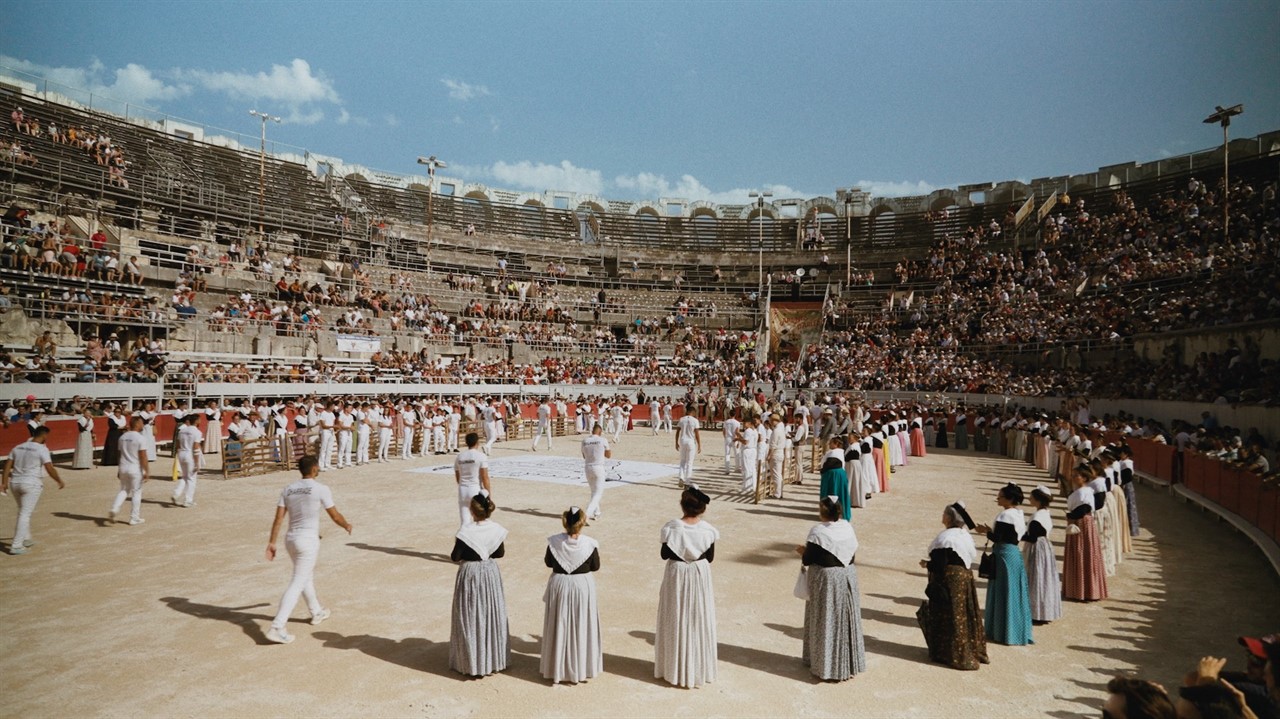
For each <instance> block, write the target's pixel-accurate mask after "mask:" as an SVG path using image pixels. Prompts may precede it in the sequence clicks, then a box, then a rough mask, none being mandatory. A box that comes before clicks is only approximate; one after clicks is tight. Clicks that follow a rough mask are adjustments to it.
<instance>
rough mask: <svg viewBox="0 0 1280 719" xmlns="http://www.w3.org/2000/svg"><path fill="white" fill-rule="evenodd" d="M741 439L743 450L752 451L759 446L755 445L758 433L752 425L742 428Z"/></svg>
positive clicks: (757, 440)
mask: <svg viewBox="0 0 1280 719" xmlns="http://www.w3.org/2000/svg"><path fill="white" fill-rule="evenodd" d="M742 440H743V444H742V449H743V450H744V451H751V452H754V451H756V450H757V449H758V448H759V447H758V446H757V445H758V444H759V441H760V433H759V432H757V431H756V428H755V427H754V426H752V427H747V428H746V429H744V430H742Z"/></svg>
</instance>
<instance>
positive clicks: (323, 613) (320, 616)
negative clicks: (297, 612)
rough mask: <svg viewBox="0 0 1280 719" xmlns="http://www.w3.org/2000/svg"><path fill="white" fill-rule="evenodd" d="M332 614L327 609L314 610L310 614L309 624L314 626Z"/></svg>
mask: <svg viewBox="0 0 1280 719" xmlns="http://www.w3.org/2000/svg"><path fill="white" fill-rule="evenodd" d="M332 614H333V612H331V611H329V610H328V609H321V610H320V611H318V612H316V613H315V614H312V615H311V626H313V627H314V626H315V625H317V624H319V623H320V622H323V621H324V620H326V619H328V618H329V617H330V615H332Z"/></svg>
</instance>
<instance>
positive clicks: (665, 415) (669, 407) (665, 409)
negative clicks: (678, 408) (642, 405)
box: [662, 401, 675, 434]
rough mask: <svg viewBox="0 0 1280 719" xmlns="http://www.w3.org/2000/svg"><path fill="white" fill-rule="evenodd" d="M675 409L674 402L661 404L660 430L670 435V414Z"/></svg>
mask: <svg viewBox="0 0 1280 719" xmlns="http://www.w3.org/2000/svg"><path fill="white" fill-rule="evenodd" d="M674 407H675V402H671V401H667V402H663V403H662V428H663V429H664V430H666V431H667V433H668V434H670V433H671V428H672V425H671V412H672V411H673V408H674Z"/></svg>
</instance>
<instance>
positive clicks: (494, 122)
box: [489, 115, 502, 132]
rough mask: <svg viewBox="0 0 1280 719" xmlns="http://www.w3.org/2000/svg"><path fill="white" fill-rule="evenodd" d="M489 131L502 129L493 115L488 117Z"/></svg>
mask: <svg viewBox="0 0 1280 719" xmlns="http://www.w3.org/2000/svg"><path fill="white" fill-rule="evenodd" d="M489 129H490V130H493V131H494V132H497V131H498V130H501V129H502V123H501V122H500V121H499V120H498V118H496V117H494V116H493V115H490V116H489Z"/></svg>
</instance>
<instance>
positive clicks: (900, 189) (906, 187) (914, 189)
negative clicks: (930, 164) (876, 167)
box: [853, 180, 938, 197]
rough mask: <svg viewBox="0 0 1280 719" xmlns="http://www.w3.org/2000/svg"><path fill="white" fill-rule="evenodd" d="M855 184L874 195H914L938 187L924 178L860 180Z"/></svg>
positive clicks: (924, 193) (926, 192) (925, 192)
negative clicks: (911, 179)
mask: <svg viewBox="0 0 1280 719" xmlns="http://www.w3.org/2000/svg"><path fill="white" fill-rule="evenodd" d="M853 186H854V187H857V188H858V189H860V190H862V191H863V192H870V193H871V196H872V197H910V196H914V195H927V194H929V193H930V192H933V191H934V190H936V189H938V185H931V184H929V183H928V182H925V181H924V180H919V181H917V182H910V181H904V182H894V181H892V180H858V181H857V182H855V183H853Z"/></svg>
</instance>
